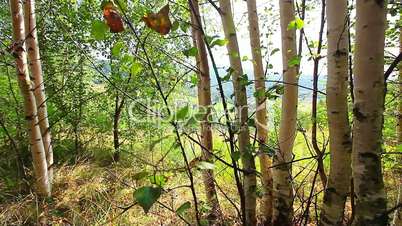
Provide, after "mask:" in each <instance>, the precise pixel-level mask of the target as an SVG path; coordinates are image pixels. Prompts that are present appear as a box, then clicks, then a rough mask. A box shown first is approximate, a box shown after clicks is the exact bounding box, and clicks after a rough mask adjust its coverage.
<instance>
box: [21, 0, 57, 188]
mask: <svg viewBox="0 0 402 226" xmlns="http://www.w3.org/2000/svg"><path fill="white" fill-rule="evenodd" d="M24 13H25V30H26V32H27V34H26V46H27V52H28V59H29V66H30V68H31V72H32V77H33V79H32V80H33V85H34V87H33V88H34V95H35V99H36V105H37V108H38V121H39V128H40V132H41V134H42V141H43V147H44V149H45V154H46V162H47V166H48V176H49V184H50V186H51V184H52V180H53V147H52V138H51V134H50V130H49V120H48V117H47V105H46V95H45V85H44V81H43V71H42V63H41V59H40V53H39V45H38V34H37V29H36V16H35V0H26V1H25V5H24Z"/></svg>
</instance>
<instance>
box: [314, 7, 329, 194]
mask: <svg viewBox="0 0 402 226" xmlns="http://www.w3.org/2000/svg"><path fill="white" fill-rule="evenodd" d="M325 8H326V0H321V21H320V31H319V37H318V47H317V52H316V56H312V58H313V61H314V69H313V98H312V108H311V121H312V124H313V125H312V128H311V143H312V146H313V149H314V151H315V153H316V154H317V168H318V174H319V175H320V179H321V182H322V186H323V187H325V186H326V184H327V175H326V173H325V168H324V159H323V158H324V150H321V148H320V147H319V146H318V140H317V101H318V79H319V74H318V69H319V64H320V60H321V50H322V41H323V33H324V25H325Z"/></svg>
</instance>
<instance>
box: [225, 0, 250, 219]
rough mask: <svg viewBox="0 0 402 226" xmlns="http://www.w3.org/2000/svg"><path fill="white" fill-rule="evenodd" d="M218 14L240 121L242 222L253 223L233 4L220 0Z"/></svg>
mask: <svg viewBox="0 0 402 226" xmlns="http://www.w3.org/2000/svg"><path fill="white" fill-rule="evenodd" d="M219 6H220V15H221V19H222V25H223V30H224V33H225V38H226V40H227V41H228V43H227V45H226V48H227V51H228V55H229V61H230V67H231V71H232V81H233V87H234V94H235V105H236V109H237V120H238V123H237V124H238V125H239V127H240V128H239V131H238V141H239V150H240V153H241V160H242V163H243V168H244V193H245V195H244V197H245V212H246V213H245V216H244V217H245V223H246V225H255V224H256V216H255V214H256V183H257V182H256V175H255V162H254V157H253V154H252V150H251V147H250V137H249V136H250V133H249V128H248V124H247V120H248V106H247V93H246V86H245V84H244V82H242V80H243V81H244V79H245V77H244V76H247V75H244V74H243V68H242V65H241V59H240V51H239V44H238V42H237V35H236V28H235V25H234V22H233V14H232V6H231V3H230V0H219Z"/></svg>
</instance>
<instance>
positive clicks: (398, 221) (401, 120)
mask: <svg viewBox="0 0 402 226" xmlns="http://www.w3.org/2000/svg"><path fill="white" fill-rule="evenodd" d="M400 3H402V1H400ZM400 20H402V15H401V16H400ZM399 51H400V52H402V28H400V30H399ZM401 94H402V63H401V62H400V63H399V98H398V105H399V106H398V107H399V110H398V118H397V123H398V125H397V136H398V144H399V145H401V144H402V98H401V96H400V95H401ZM397 158H398V160H397V161H398V162H399V163H400V165H401V163H402V157H401V156H397ZM397 170H398V171H397V173H398V174H399V189H398V198H397V202H396V205H400V204H401V203H402V172H401V169H400V168H398V169H397ZM392 225H393V226H399V225H402V208H399V209H397V210H396V211H395V214H394V219H393V220H392Z"/></svg>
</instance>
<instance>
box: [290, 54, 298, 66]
mask: <svg viewBox="0 0 402 226" xmlns="http://www.w3.org/2000/svg"><path fill="white" fill-rule="evenodd" d="M300 61H301V57H299V56H294V57H292V58H291V59H290V60H289V61H288V66H289V67H295V66H298V65H300Z"/></svg>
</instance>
